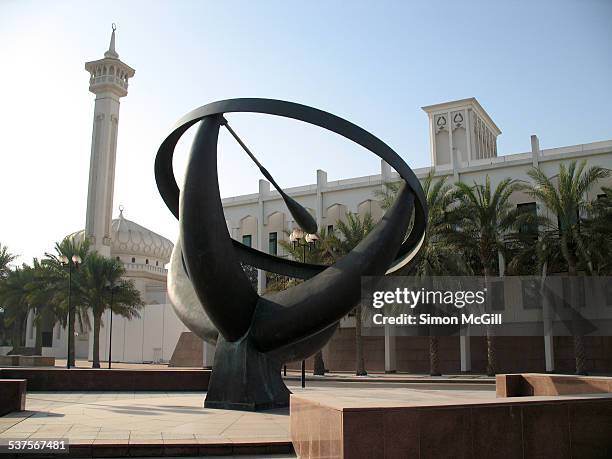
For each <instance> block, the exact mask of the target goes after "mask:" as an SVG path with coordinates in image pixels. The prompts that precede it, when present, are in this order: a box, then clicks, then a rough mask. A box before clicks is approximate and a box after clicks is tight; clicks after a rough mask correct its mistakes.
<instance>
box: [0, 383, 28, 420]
mask: <svg viewBox="0 0 612 459" xmlns="http://www.w3.org/2000/svg"><path fill="white" fill-rule="evenodd" d="M25 402H26V381H25V380H24V379H0V416H4V415H5V414H8V413H12V412H13V411H23V410H25Z"/></svg>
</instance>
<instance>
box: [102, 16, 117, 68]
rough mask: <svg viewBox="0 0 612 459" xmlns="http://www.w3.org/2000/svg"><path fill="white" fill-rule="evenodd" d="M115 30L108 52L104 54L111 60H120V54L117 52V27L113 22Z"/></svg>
mask: <svg viewBox="0 0 612 459" xmlns="http://www.w3.org/2000/svg"><path fill="white" fill-rule="evenodd" d="M111 27H112V28H113V32H112V33H111V39H110V44H109V45H108V51H106V52H105V53H104V57H109V58H111V59H119V54H117V51H115V30H117V26H116V25H115V23H114V22H113V25H112V26H111Z"/></svg>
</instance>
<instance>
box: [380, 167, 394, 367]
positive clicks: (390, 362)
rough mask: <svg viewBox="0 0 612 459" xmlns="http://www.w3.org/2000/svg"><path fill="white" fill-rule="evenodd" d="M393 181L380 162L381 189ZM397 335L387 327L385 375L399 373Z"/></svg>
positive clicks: (391, 174)
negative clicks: (396, 348)
mask: <svg viewBox="0 0 612 459" xmlns="http://www.w3.org/2000/svg"><path fill="white" fill-rule="evenodd" d="M392 180H393V169H392V168H391V166H389V164H387V163H386V162H385V161H384V160H382V159H381V160H380V181H381V188H382V189H383V190H384V184H385V183H387V182H391V181H392ZM395 340H396V338H395V335H392V334H391V328H390V326H389V325H385V373H395V372H396V371H397V356H396V355H395Z"/></svg>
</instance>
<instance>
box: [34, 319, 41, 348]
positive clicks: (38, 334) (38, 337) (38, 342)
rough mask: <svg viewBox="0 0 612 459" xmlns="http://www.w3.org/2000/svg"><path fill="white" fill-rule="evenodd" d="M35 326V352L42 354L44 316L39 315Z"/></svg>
mask: <svg viewBox="0 0 612 459" xmlns="http://www.w3.org/2000/svg"><path fill="white" fill-rule="evenodd" d="M36 322H38V323H36ZM34 326H35V327H36V339H35V341H34V353H35V354H36V355H42V317H39V320H38V321H35V323H34Z"/></svg>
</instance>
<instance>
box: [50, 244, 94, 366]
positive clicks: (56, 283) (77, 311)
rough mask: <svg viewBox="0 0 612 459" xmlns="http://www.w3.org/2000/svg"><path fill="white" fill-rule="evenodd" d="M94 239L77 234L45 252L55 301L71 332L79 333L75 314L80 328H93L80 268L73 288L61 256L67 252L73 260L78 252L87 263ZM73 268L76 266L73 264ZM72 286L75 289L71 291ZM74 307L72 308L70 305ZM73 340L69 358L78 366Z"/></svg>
mask: <svg viewBox="0 0 612 459" xmlns="http://www.w3.org/2000/svg"><path fill="white" fill-rule="evenodd" d="M89 249H90V242H89V240H88V239H84V240H83V241H79V240H77V239H75V238H73V237H70V236H68V237H66V238H64V240H62V241H61V242H57V243H56V244H55V253H54V254H52V253H45V259H44V260H43V261H42V263H43V265H44V266H45V267H46V268H47V269H48V270H49V271H48V273H49V276H50V279H52V280H51V283H52V285H53V290H54V293H53V298H52V301H53V303H54V304H55V305H56V307H57V308H58V309H59V310H60V311H62V313H61V319H60V322H61V323H62V324H64V325H68V324H69V325H70V326H69V327H68V328H69V330H68V334H69V336H74V335H75V328H76V326H75V322H76V321H75V318H77V319H78V321H79V328H80V329H81V330H85V329H88V328H90V324H89V317H88V315H87V311H86V309H85V308H84V307H83V301H82V299H81V298H80V296H79V289H78V288H77V286H78V284H79V280H80V279H79V273H80V271H79V270H73V271H72V288H70V286H69V285H68V283H69V282H70V275H69V273H68V272H67V269H66V268H65V267H64V265H62V263H61V261H60V257H62V256H65V257H67V258H68V260H72V257H73V256H75V255H76V256H78V257H80V259H81V260H82V262H83V263H85V262H86V261H87V256H88V255H89ZM69 269H72V268H69ZM69 289H70V290H71V291H72V292H71V293H70V294H69ZM70 304H71V307H70V308H69V305H70ZM69 341H70V349H68V356H67V359H68V361H69V363H70V366H74V361H75V351H74V349H75V344H74V341H75V340H74V339H71V340H69Z"/></svg>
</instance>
